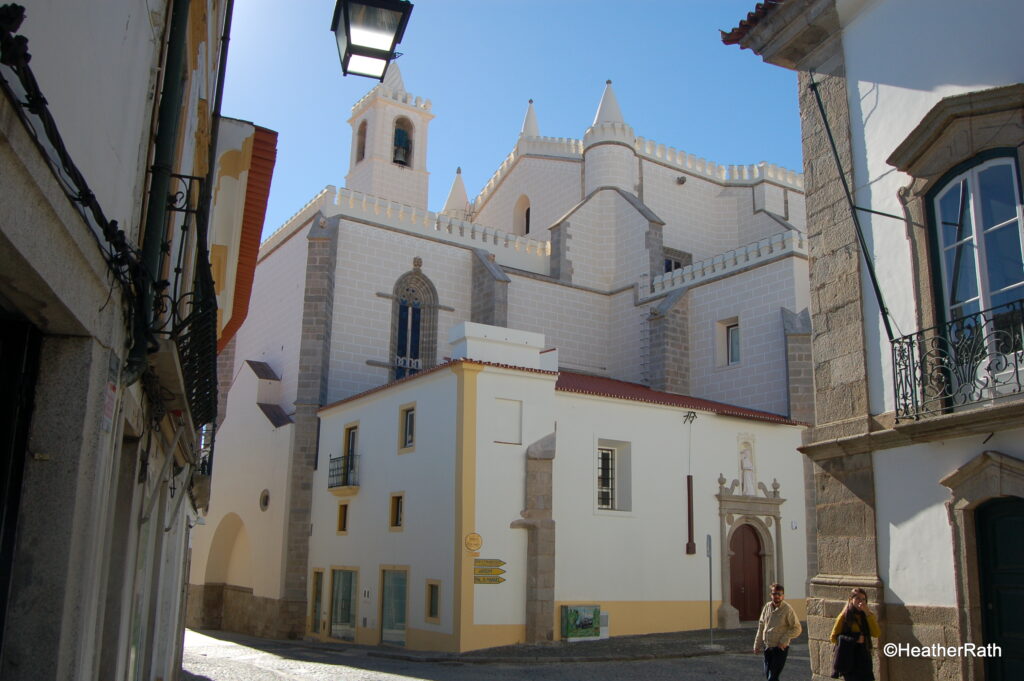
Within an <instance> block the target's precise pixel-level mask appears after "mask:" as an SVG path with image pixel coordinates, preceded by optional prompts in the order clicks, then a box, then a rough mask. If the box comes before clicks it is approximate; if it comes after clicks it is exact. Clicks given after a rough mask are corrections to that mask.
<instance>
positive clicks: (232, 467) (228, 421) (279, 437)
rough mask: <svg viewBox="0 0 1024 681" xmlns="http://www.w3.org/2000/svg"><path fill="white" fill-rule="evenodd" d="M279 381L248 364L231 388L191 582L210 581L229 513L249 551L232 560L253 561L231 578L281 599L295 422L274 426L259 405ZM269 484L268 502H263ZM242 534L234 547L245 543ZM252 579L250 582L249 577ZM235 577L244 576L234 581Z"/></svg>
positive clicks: (195, 536) (195, 538)
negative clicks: (215, 545) (216, 543)
mask: <svg viewBox="0 0 1024 681" xmlns="http://www.w3.org/2000/svg"><path fill="white" fill-rule="evenodd" d="M276 383H277V382H276V381H261V380H260V379H258V378H257V377H256V374H254V373H253V371H252V369H251V368H250V367H249V366H248V365H246V366H243V367H241V369H240V370H239V372H238V376H237V377H236V379H235V383H234V385H233V386H232V389H231V391H230V392H229V393H228V401H227V409H226V414H225V417H224V421H223V423H222V424H221V426H220V428H219V429H218V431H217V450H216V456H215V471H216V472H217V473H218V474H217V475H214V476H213V478H212V487H211V490H210V510H209V512H208V513H207V515H206V524H205V525H198V526H196V527H195V528H193V530H192V567H191V578H190V580H189V581H190V582H191V583H192V584H203V583H205V582H206V567H207V561H208V558H209V555H210V550H211V542H212V541H213V539H214V535H215V533H216V531H217V528H218V527H219V526H220V523H221V521H222V520H223V519H224V517H225V516H226V515H227V514H229V513H236V514H238V516H239V517H240V518H241V520H242V523H243V525H244V527H245V534H246V535H247V536H248V542H247V544H248V548H249V549H250V550H251V551H250V555H239V556H238V559H239V562H238V563H235V561H234V559H232V562H231V565H233V566H236V567H237V566H241V565H247V566H249V574H244V573H236V574H233V575H229V576H228V577H229V583H231V584H236V585H238V586H252V588H253V595H255V596H260V597H267V598H280V597H281V587H282V579H283V566H284V557H285V544H284V529H285V520H286V516H287V509H288V493H289V486H288V464H289V458H290V452H291V438H292V426H291V425H286V426H283V427H281V428H274V426H273V425H272V424H271V423H270V421H269V420H268V419H267V417H266V415H264V413H263V412H262V410H260V408H259V407H258V406H257V405H256V403H257V395H258V394H259V393H260V391H261V387H262V390H263V392H264V394H265V395H266V394H270V395H273V394H274V392H276V390H277V388H278V386H277V385H275V384H276ZM264 489H266V490H268V491H269V493H270V503H269V504H268V506H267V510H266V511H261V510H260V507H259V500H260V494H261V493H262V491H263V490H264ZM242 543H243V542H242V540H241V538H240V539H239V540H238V542H236V544H235V547H234V548H235V550H236V551H240V550H242V549H243V548H246V547H243V546H242ZM250 578H251V580H252V581H251V582H249V581H248V579H250ZM232 579H236V580H243V581H231V580H232Z"/></svg>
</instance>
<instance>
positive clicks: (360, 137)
mask: <svg viewBox="0 0 1024 681" xmlns="http://www.w3.org/2000/svg"><path fill="white" fill-rule="evenodd" d="M364 158H366V121H363V122H362V123H360V124H359V129H358V130H357V131H356V163H359V162H360V161H362V160H363V159H364Z"/></svg>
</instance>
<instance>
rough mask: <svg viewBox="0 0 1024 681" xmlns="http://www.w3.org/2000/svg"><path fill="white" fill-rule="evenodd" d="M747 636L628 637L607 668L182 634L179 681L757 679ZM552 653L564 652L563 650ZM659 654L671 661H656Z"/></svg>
mask: <svg viewBox="0 0 1024 681" xmlns="http://www.w3.org/2000/svg"><path fill="white" fill-rule="evenodd" d="M207 634H214V635H215V636H216V637H214V636H211V635H207ZM746 634H747V632H745V631H744V632H742V636H741V635H734V636H732V637H731V638H727V639H725V641H724V648H725V651H724V652H711V651H707V650H700V648H701V645H700V644H699V643H697V642H696V641H695V640H694V641H690V642H689V644H687V643H686V642H684V643H683V645H682V646H681V648H680V650H681V651H684V650H685V651H688V652H680V654H687V656H685V657H680V656H671V655H672V652H671V651H668V650H667V649H666V648H665V647H664V646H663V645H662V644H661V643H660V642H659V641H657V640H654V641H653V642H652V639H647V640H641V637H634V639H636V640H634V641H632V642H625V643H623V642H616V643H612V644H609V645H610V650H611V652H612V655H613V656H614V657H616V658H619V659H618V660H617V661H616V660H612V661H609V659H608V656H597V655H587V654H585V653H586V651H583V653H584V654H581V655H574V656H573V657H566V656H565V655H562V656H555V655H551V656H546V657H545V656H523V657H521V658H520V659H516V658H515V656H514V655H512V654H507V655H506V654H501V651H496V652H494V653H493V654H491V655H490V656H488V655H473V656H465V657H463V658H461V659H448V658H442V657H436V656H435V657H429V656H422V657H420V656H416V655H415V654H409V655H404V654H403V653H402V652H401V651H388V650H382V649H377V648H367V647H362V646H350V647H335V646H324V645H320V644H315V643H307V642H294V641H271V640H266V639H257V638H252V637H247V636H241V635H237V634H228V633H224V632H206V633H199V632H195V631H192V630H187V631H186V634H185V655H184V662H183V673H182V681H292V680H298V679H303V680H304V681H305V680H309V681H317V680H321V679H322V680H327V679H331V680H332V681H333V680H335V679H344V680H345V681H413V680H421V681H425V680H430V681H471V680H477V679H487V680H488V681H491V680H494V681H513V680H516V679H530V680H531V681H555V680H556V679H557V680H558V681H616V680H620V679H643V680H644V681H669V680H672V681H697V680H698V679H701V680H703V679H737V680H739V679H758V678H763V673H762V670H761V658H760V656H755V655H752V654H750V653H746V652H739V650H740V649H741V648H740V643H741V641H742V640H746V638H747V636H746ZM676 636H677V638H678V637H679V635H676ZM690 638H693V637H692V636H691V637H690ZM600 643H605V642H600ZM677 643H679V641H677ZM580 645H585V644H574V646H570V647H569V648H574V647H575V646H580ZM558 648H560V649H562V650H565V648H564V647H558ZM629 650H635V651H647V652H641V653H639V654H637V655H634V656H633V657H634V658H638V659H629V658H627V657H626V656H627V655H629ZM519 652H520V653H521V654H522V653H523V652H524V651H523V649H519ZM661 654H664V655H670V656H668V657H658V656H659V655H661ZM384 655H388V656H384ZM588 658H589V659H588ZM645 658H646V659H645ZM495 660H500V661H495ZM584 660H585V661H584ZM784 677H785V679H786V681H808V680H809V679H810V678H811V674H810V667H809V664H808V657H807V644H806V643H796V644H794V645H793V646H792V648H791V652H790V657H789V661H788V664H787V665H786V669H785V673H784Z"/></svg>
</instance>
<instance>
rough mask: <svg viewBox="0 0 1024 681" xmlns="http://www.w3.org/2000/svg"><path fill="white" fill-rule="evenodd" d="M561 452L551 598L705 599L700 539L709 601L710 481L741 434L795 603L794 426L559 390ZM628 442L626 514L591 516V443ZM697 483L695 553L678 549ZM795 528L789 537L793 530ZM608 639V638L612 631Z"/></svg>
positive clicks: (714, 486) (798, 485) (801, 546)
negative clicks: (771, 493)
mask: <svg viewBox="0 0 1024 681" xmlns="http://www.w3.org/2000/svg"><path fill="white" fill-rule="evenodd" d="M555 405H556V410H557V411H556V415H557V416H556V418H557V420H558V454H557V455H556V457H555V460H554V480H555V483H554V484H555V498H554V518H555V522H556V523H557V524H558V534H557V540H556V545H557V554H556V565H557V567H556V571H557V575H558V577H557V579H556V581H555V600H556V601H577V602H581V601H594V602H598V603H599V602H601V601H602V600H605V601H659V602H660V601H698V600H704V599H706V598H707V594H708V583H707V571H708V564H707V559H706V557H705V553H704V551H703V545H704V538H705V536H706V535H708V534H710V535H711V536H712V557H713V558H712V560H713V571H712V574H713V584H712V587H713V593H714V597H715V599H718V598H720V594H721V585H720V579H719V577H720V568H721V565H720V558H719V555H720V554H719V549H720V545H719V536H720V532H719V515H718V501H717V499H715V497H714V495H715V494H717V493H718V482H717V480H718V476H719V474H724V475H725V476H726V477H727V479H729V480H731V479H733V478H737V477H738V471H739V459H738V456H739V454H738V451H739V450H738V436H739V434H741V433H742V434H747V435H752V436H753V438H754V441H755V446H754V449H755V466H756V470H757V473H758V480H759V481H761V482H764V483H765V485H766V486H768V487H769V489H770V488H771V482H772V478H773V477H776V478H778V480H779V483H780V485H781V488H780V493H781V496H782V497H783V498H785V499H786V502H785V503H784V504H783V506H782V520H783V522H782V527H783V534H782V537H783V539H782V543H783V546H782V550H783V555H784V567H785V574H784V575H782V577H783V583H785V584H786V585H787V595H789V597H790V598H803V597H804V596H805V593H804V587H803V585H804V581H805V579H806V564H807V563H806V542H805V534H804V531H803V522H804V496H803V473H802V461H801V459H800V454H799V453H798V452H797V451H796V447H797V446H798V445H799V444H800V429H799V428H796V427H793V426H781V425H770V424H763V423H759V422H756V421H749V420H744V419H734V418H727V417H721V416H717V415H714V414H709V413H706V412H700V413H699V414H698V417H697V421H696V422H695V423H694V424H693V426H692V428H693V431H692V435H691V434H690V433H688V428H689V426H687V425H684V424H683V420H682V416H683V414H684V413H685V411H686V410H683V409H677V408H672V407H661V406H656V405H647V404H639V403H636V402H629V401H625V400H612V399H607V398H598V397H589V396H583V395H577V394H571V393H562V392H559V393H556V399H555ZM600 439H612V440H621V441H626V442H630V443H631V459H632V466H631V468H632V470H631V478H632V510H631V511H606V510H599V509H597V499H596V450H597V445H598V440H600ZM688 473H690V474H692V475H693V476H694V504H693V506H694V538H695V541H696V543H697V545H698V547H700V548H699V550H698V553H697V554H696V555H692V556H688V555H686V553H685V545H686V539H687V515H686V475H687V474H688ZM793 522H796V523H797V529H795V530H794V529H791V528H792V523H793ZM613 633H614V632H613Z"/></svg>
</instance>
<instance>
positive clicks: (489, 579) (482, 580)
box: [473, 575, 505, 584]
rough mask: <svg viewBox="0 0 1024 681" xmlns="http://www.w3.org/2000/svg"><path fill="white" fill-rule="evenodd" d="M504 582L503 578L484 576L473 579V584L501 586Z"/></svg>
mask: <svg viewBox="0 0 1024 681" xmlns="http://www.w3.org/2000/svg"><path fill="white" fill-rule="evenodd" d="M504 581H505V578H504V577H488V576H485V575H480V576H476V577H473V583H474V584H501V583H502V582H504Z"/></svg>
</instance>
